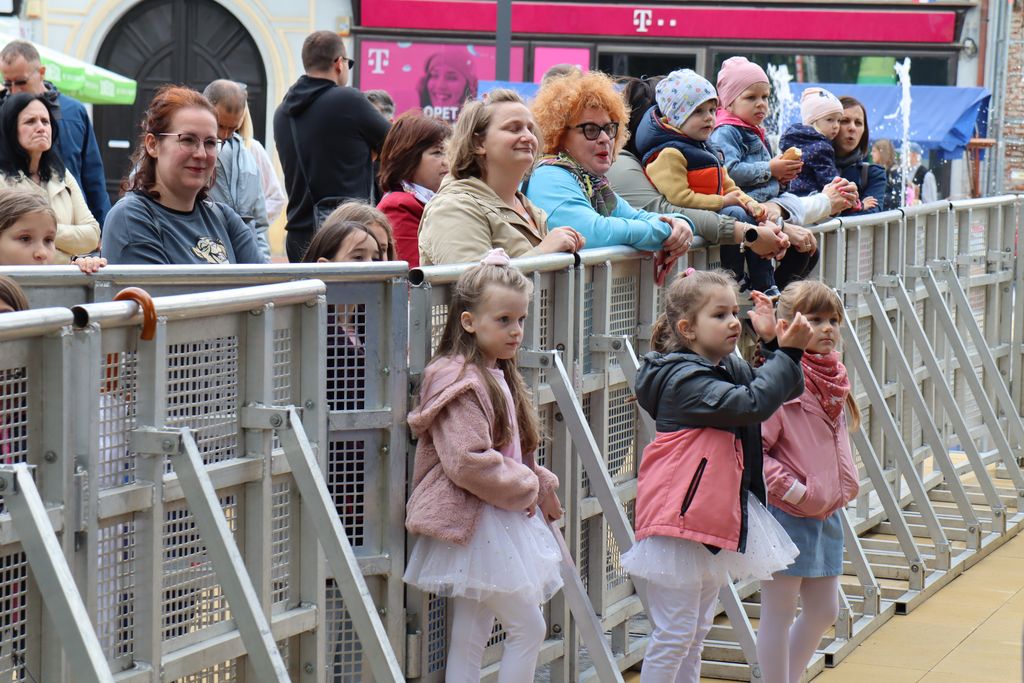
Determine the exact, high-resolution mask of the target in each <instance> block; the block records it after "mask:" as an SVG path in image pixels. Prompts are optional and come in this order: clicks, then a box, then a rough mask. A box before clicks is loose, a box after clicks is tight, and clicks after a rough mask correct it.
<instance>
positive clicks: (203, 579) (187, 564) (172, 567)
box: [161, 496, 238, 680]
mask: <svg viewBox="0 0 1024 683" xmlns="http://www.w3.org/2000/svg"><path fill="white" fill-rule="evenodd" d="M220 503H221V507H222V509H223V510H224V516H225V517H226V518H227V522H228V526H229V528H230V529H231V531H232V532H234V531H236V529H237V526H238V509H237V506H236V501H235V497H234V496H224V497H221V500H220ZM163 539H164V552H163V600H162V602H163V605H162V616H163V618H162V623H161V631H162V634H163V639H164V640H170V639H171V638H177V637H179V636H183V635H185V634H186V633H189V632H192V631H196V630H199V629H202V628H205V627H206V626H209V625H211V624H215V623H218V622H222V621H225V620H227V619H229V618H230V617H231V613H230V610H229V609H228V604H227V600H226V599H225V597H224V593H223V589H222V588H221V586H220V584H218V583H217V577H216V575H215V573H214V569H213V563H212V562H211V560H210V558H209V556H208V555H207V554H206V545H205V544H204V543H203V540H202V539H201V538H200V536H199V530H198V529H197V528H196V526H195V520H194V518H193V516H192V512H191V511H190V510H189V509H188V508H186V507H184V506H178V507H170V508H168V509H167V510H165V511H164V527H163ZM189 680H191V679H189ZM197 680H198V679H197Z"/></svg>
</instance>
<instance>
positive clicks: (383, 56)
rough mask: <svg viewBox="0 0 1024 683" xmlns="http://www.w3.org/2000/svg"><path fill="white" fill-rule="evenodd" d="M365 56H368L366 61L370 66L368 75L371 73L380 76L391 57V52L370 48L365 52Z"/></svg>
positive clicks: (384, 49)
mask: <svg viewBox="0 0 1024 683" xmlns="http://www.w3.org/2000/svg"><path fill="white" fill-rule="evenodd" d="M367 54H368V55H369V59H367V60H366V61H367V62H369V64H370V67H371V71H370V73H372V74H382V73H384V67H386V66H387V65H388V63H389V62H390V59H389V58H390V56H391V50H388V49H386V48H379V47H374V48H370V49H369V50H368V51H367Z"/></svg>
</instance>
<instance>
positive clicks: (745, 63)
mask: <svg viewBox="0 0 1024 683" xmlns="http://www.w3.org/2000/svg"><path fill="white" fill-rule="evenodd" d="M755 83H768V74H766V73H765V72H764V69H762V68H761V67H759V66H758V65H757V64H754V63H753V62H751V61H749V60H748V59H747V58H746V57H729V59H727V60H725V61H724V62H722V68H721V69H720V70H719V71H718V104H719V106H721V107H728V106H729V105H730V104H732V103H733V102H734V101H735V100H736V98H737V97H739V96H740V95H741V94H743V91H744V90H746V89H747V88H749V87H750V86H752V85H754V84H755Z"/></svg>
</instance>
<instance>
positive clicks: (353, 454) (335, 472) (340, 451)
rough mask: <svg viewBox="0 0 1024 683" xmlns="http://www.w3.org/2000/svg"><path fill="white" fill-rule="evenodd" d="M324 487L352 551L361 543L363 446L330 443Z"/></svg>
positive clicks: (359, 443)
mask: <svg viewBox="0 0 1024 683" xmlns="http://www.w3.org/2000/svg"><path fill="white" fill-rule="evenodd" d="M327 488H328V490H330V492H331V496H332V497H333V498H334V506H335V509H336V510H337V511H338V517H339V518H340V519H341V525H342V526H343V527H345V535H347V536H348V540H349V543H351V544H352V547H353V548H356V547H359V546H361V545H363V543H364V542H365V540H366V539H365V535H366V534H365V529H364V515H365V508H366V444H365V442H364V441H332V442H331V443H330V444H329V447H328V450H327Z"/></svg>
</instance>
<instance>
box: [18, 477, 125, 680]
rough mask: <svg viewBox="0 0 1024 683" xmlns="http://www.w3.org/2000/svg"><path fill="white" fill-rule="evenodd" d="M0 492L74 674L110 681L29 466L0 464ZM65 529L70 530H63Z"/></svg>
mask: <svg viewBox="0 0 1024 683" xmlns="http://www.w3.org/2000/svg"><path fill="white" fill-rule="evenodd" d="M0 493H2V494H3V498H4V503H5V504H6V506H7V510H8V512H9V513H10V515H11V521H12V522H13V524H14V529H15V531H17V533H18V538H19V540H20V541H21V547H22V549H23V550H24V551H25V556H26V557H27V558H28V564H29V568H30V569H31V570H32V578H33V579H34V580H35V582H36V584H37V585H38V586H39V592H40V595H41V596H42V598H43V603H44V604H45V605H46V609H47V611H48V612H49V613H50V615H51V616H52V618H53V621H52V623H53V624H54V626H55V628H56V629H57V633H55V634H50V635H49V636H48V637H57V638H59V639H60V641H61V643H62V644H63V648H64V652H65V654H66V655H67V659H68V666H69V668H70V670H71V671H74V675H75V679H76V680H80V681H95V682H96V683H113V681H114V677H113V676H112V675H111V673H110V667H109V666H108V665H107V658H106V656H105V655H104V654H103V648H102V647H101V646H100V641H99V638H97V636H96V630H95V629H94V628H93V624H92V621H91V620H90V619H89V613H88V612H87V611H86V609H85V603H84V602H82V596H81V595H80V594H79V592H78V589H77V587H76V585H75V578H74V576H73V575H72V574H71V568H70V567H69V566H68V562H67V558H65V557H64V553H63V551H62V550H61V547H60V542H59V541H58V540H57V534H56V533H54V531H53V526H52V525H51V524H50V517H49V515H48V514H47V512H46V507H45V506H44V505H43V500H42V498H41V497H40V496H39V490H38V489H37V488H36V484H35V481H34V480H33V479H32V471H31V470H30V469H29V466H28V465H25V464H17V465H0ZM65 533H69V532H67V531H65Z"/></svg>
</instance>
